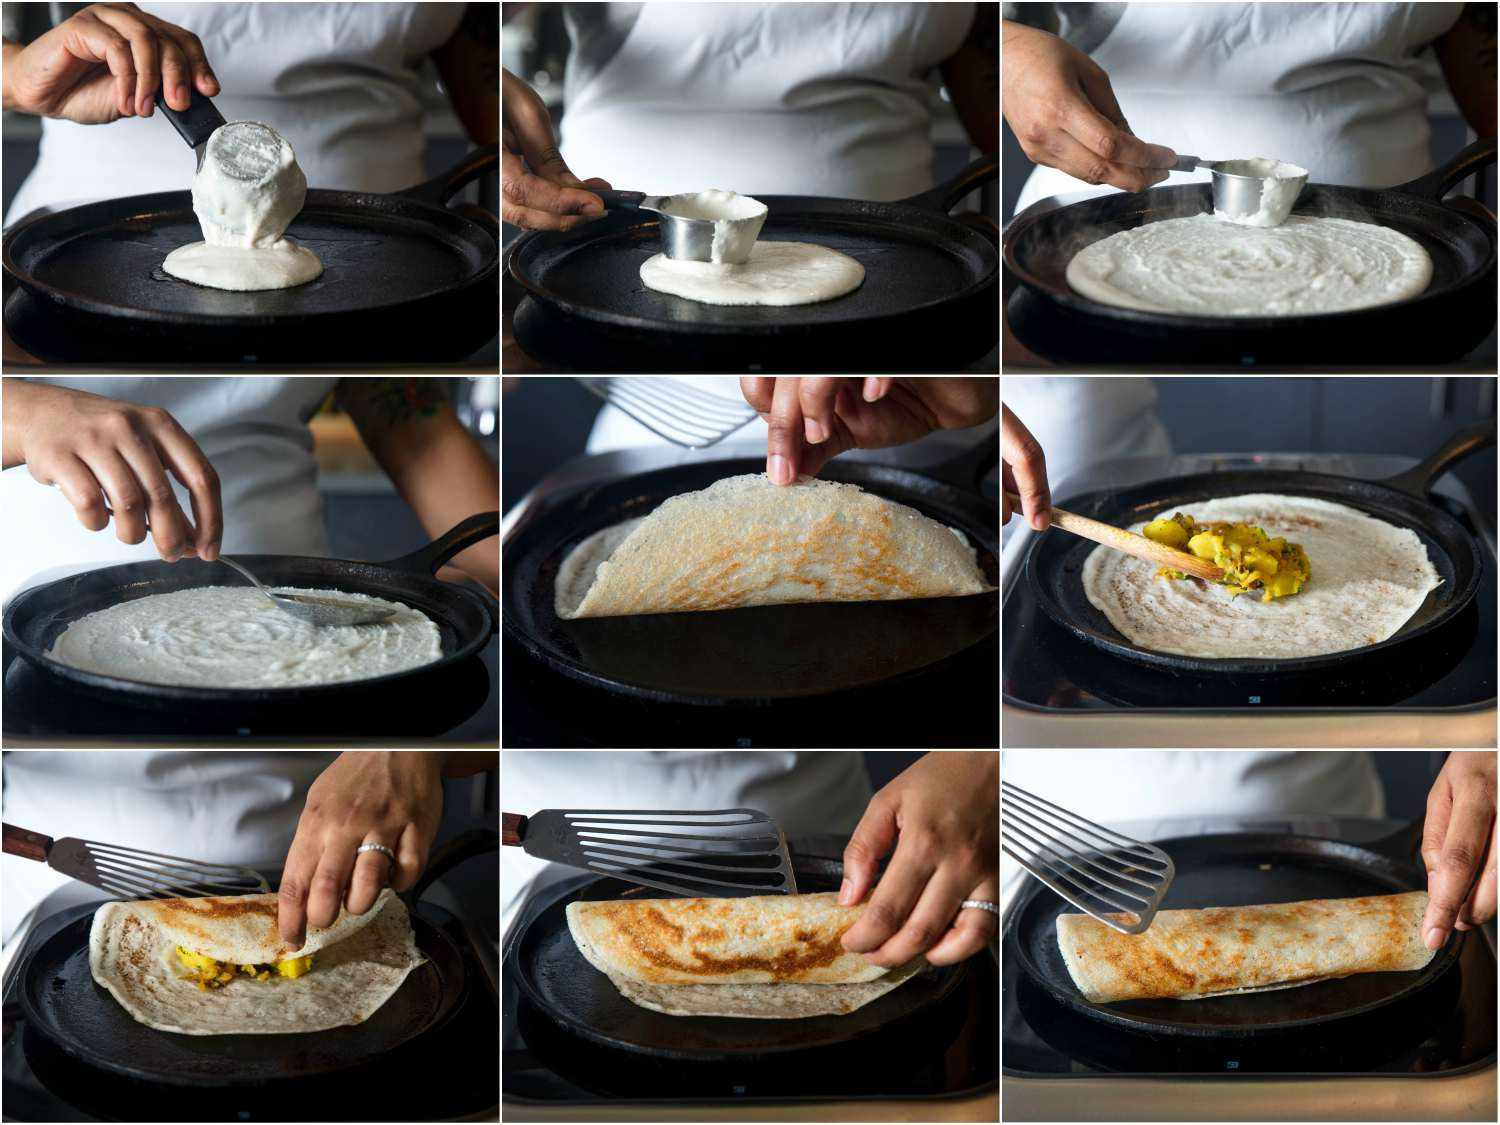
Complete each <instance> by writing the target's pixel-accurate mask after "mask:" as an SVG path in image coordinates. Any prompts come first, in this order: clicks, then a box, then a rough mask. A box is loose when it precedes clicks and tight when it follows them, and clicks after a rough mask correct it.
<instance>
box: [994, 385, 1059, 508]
mask: <svg viewBox="0 0 1500 1125" xmlns="http://www.w3.org/2000/svg"><path fill="white" fill-rule="evenodd" d="M1000 414H1001V420H1000V459H1001V460H1002V461H1004V462H1005V464H1006V465H1008V466H1010V471H1011V479H1012V481H1013V482H1014V484H1015V489H1016V493H1017V495H1019V496H1020V498H1021V509H1022V511H1024V512H1025V513H1026V517H1027V519H1028V520H1029V521H1030V523H1031V526H1032V527H1033V528H1034V529H1036V530H1037V531H1046V530H1047V528H1048V527H1049V526H1050V525H1051V523H1052V517H1051V513H1050V509H1051V508H1052V491H1051V489H1049V488H1048V487H1047V458H1046V456H1045V455H1044V454H1043V453H1042V447H1041V445H1040V444H1038V443H1037V440H1036V438H1034V437H1032V436H1031V431H1030V430H1028V429H1027V428H1026V426H1025V425H1024V424H1023V423H1022V422H1021V420H1020V419H1019V418H1017V417H1016V416H1015V415H1014V414H1012V413H1011V411H1010V407H1008V406H1004V405H1002V406H1001V408H1000Z"/></svg>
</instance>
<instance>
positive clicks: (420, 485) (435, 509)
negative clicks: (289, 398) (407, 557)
mask: <svg viewBox="0 0 1500 1125" xmlns="http://www.w3.org/2000/svg"><path fill="white" fill-rule="evenodd" d="M371 452H373V453H374V454H375V459H376V460H377V461H379V462H380V463H381V466H382V467H383V468H384V469H385V471H386V472H387V473H388V474H389V475H390V478H391V481H392V482H393V483H394V484H395V486H396V490H397V491H398V492H400V493H401V495H402V497H403V498H404V499H405V500H406V502H407V503H408V504H410V505H411V509H412V511H413V512H415V513H416V514H417V519H419V520H420V521H421V523H422V526H423V528H425V529H426V531H427V533H428V534H429V535H432V536H434V537H436V536H438V535H441V534H442V533H443V532H445V531H447V530H448V529H449V528H451V527H453V526H454V525H455V524H457V523H461V522H462V521H464V520H466V519H468V518H469V517H470V516H472V515H474V514H475V513H476V512H488V511H494V510H495V508H496V505H498V503H499V497H500V470H499V469H498V468H497V467H496V465H495V463H494V462H493V461H491V460H490V459H489V457H487V456H486V455H485V452H484V450H483V449H482V448H480V445H479V443H478V442H477V441H475V440H474V438H473V437H472V436H471V435H470V434H469V432H468V431H467V430H465V429H464V428H463V426H462V425H461V424H460V423H459V421H458V419H457V418H456V417H455V416H454V415H453V413H452V411H448V412H447V415H446V417H445V418H441V417H440V418H437V419H434V420H433V424H432V425H431V426H430V427H429V428H428V433H426V434H425V435H424V440H423V441H422V442H421V443H420V444H418V445H415V446H412V445H406V446H403V447H402V448H401V449H400V450H399V451H394V450H388V451H387V456H385V457H383V456H382V454H381V451H379V450H376V449H373V448H372V450H371ZM453 565H454V566H457V567H459V568H461V569H462V570H463V571H464V572H465V573H467V574H470V575H472V576H473V577H474V578H477V579H478V580H479V581H480V582H483V583H484V584H485V585H486V586H488V587H489V588H490V589H492V590H495V589H499V586H500V552H499V549H498V547H497V546H496V541H495V539H494V538H493V537H491V538H487V539H482V540H480V541H479V542H478V543H476V544H474V545H473V546H472V547H469V548H467V549H465V550H463V551H460V552H459V553H458V554H457V555H455V556H454V558H453Z"/></svg>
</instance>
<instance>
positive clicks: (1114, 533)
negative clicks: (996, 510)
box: [1005, 492, 1224, 582]
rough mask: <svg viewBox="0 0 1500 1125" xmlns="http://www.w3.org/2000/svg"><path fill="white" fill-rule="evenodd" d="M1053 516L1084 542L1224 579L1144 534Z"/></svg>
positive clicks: (1216, 569)
mask: <svg viewBox="0 0 1500 1125" xmlns="http://www.w3.org/2000/svg"><path fill="white" fill-rule="evenodd" d="M1005 495H1006V498H1007V499H1008V500H1009V501H1010V502H1011V504H1012V505H1013V506H1014V508H1015V510H1016V511H1017V512H1019V511H1020V510H1021V498H1020V497H1019V496H1016V495H1015V494H1014V493H1010V492H1007V493H1006V494H1005ZM1049 510H1050V511H1051V513H1052V522H1053V523H1054V524H1056V525H1057V526H1058V527H1060V528H1062V529H1063V530H1064V531H1070V532H1072V533H1073V534H1074V535H1077V536H1080V537H1082V538H1084V539H1089V540H1092V541H1093V542H1095V543H1101V544H1103V545H1104V546H1106V547H1109V548H1110V549H1111V550H1115V551H1123V552H1124V553H1125V554H1127V555H1133V556H1134V557H1136V558H1138V559H1145V560H1146V561H1147V562H1149V563H1155V564H1156V565H1157V566H1166V567H1171V568H1172V569H1173V570H1180V571H1182V572H1183V573H1184V574H1191V575H1192V576H1193V577H1194V578H1202V579H1204V580H1205V581H1207V582H1222V581H1223V580H1224V568H1223V567H1220V566H1215V565H1214V564H1213V563H1211V562H1209V561H1208V560H1207V559H1200V558H1199V557H1198V556H1197V555H1193V554H1189V553H1188V552H1187V551H1179V550H1177V548H1175V547H1168V546H1166V545H1165V544H1162V543H1158V542H1156V540H1154V539H1147V538H1146V537H1145V536H1144V535H1137V534H1136V533H1135V532H1133V531H1126V530H1125V529H1124V528H1123V527H1115V526H1114V525H1113V524H1107V523H1100V522H1099V521H1098V520H1091V519H1089V518H1088V516H1080V515H1078V514H1077V513H1075V512H1069V511H1066V510H1064V509H1062V508H1051V509H1049Z"/></svg>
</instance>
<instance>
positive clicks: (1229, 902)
mask: <svg viewBox="0 0 1500 1125" xmlns="http://www.w3.org/2000/svg"><path fill="white" fill-rule="evenodd" d="M1156 844H1157V846H1158V847H1161V848H1162V849H1163V850H1165V851H1166V852H1167V854H1168V855H1170V856H1171V857H1172V860H1173V863H1174V864H1175V865H1176V868H1177V876H1176V879H1175V880H1174V881H1173V883H1172V886H1171V888H1170V889H1169V891H1168V892H1167V896H1166V898H1165V899H1164V900H1163V902H1162V909H1164V910H1181V909H1195V908H1201V907H1207V906H1248V905H1254V904H1259V903H1277V902H1299V901H1303V900H1306V899H1315V898H1355V897H1360V896H1363V895H1386V894H1401V893H1404V892H1406V891H1411V890H1416V889H1418V886H1419V884H1420V882H1421V878H1420V871H1414V870H1413V869H1412V868H1411V867H1410V866H1409V865H1408V864H1407V863H1406V862H1405V861H1403V860H1400V859H1397V858H1394V857H1393V856H1392V855H1390V854H1387V853H1386V852H1384V851H1381V850H1378V849H1379V848H1381V847H1382V844H1376V845H1374V846H1363V845H1358V844H1350V843H1347V842H1344V841H1340V840H1328V839H1322V838H1318V837H1311V836H1290V835H1276V834H1270V833H1265V834H1261V833H1247V834H1222V835H1210V836H1190V837H1181V838H1177V839H1170V840H1161V841H1156ZM1076 913H1079V911H1078V908H1077V907H1075V906H1073V905H1072V904H1071V903H1069V902H1067V901H1065V900H1064V899H1063V898H1061V897H1060V896H1058V895H1057V894H1055V893H1054V892H1053V891H1052V890H1051V889H1049V888H1047V887H1046V886H1044V885H1043V884H1042V883H1040V882H1038V881H1036V880H1029V881H1028V886H1027V888H1026V890H1025V891H1024V892H1023V894H1022V897H1020V898H1018V899H1017V901H1016V904H1015V906H1014V907H1013V908H1012V914H1011V918H1012V921H1011V924H1010V925H1009V927H1008V929H1007V932H1006V934H1005V941H1006V956H1007V958H1009V957H1012V956H1014V957H1015V958H1017V962H1016V963H1017V964H1018V965H1019V967H1020V969H1021V971H1022V974H1023V976H1025V977H1026V978H1027V979H1028V980H1029V981H1030V982H1031V983H1032V984H1033V985H1034V986H1036V987H1037V988H1039V989H1040V990H1041V991H1042V992H1043V993H1045V995H1046V997H1047V1000H1048V1001H1049V1002H1050V1003H1051V1004H1054V1005H1061V1006H1062V1007H1063V1008H1065V1009H1067V1010H1069V1011H1070V1012H1072V1013H1073V1014H1074V1015H1075V1016H1081V1017H1084V1018H1086V1019H1087V1020H1088V1021H1090V1023H1092V1024H1093V1025H1094V1026H1095V1027H1096V1028H1097V1027H1099V1026H1100V1025H1107V1027H1108V1028H1109V1029H1111V1030H1112V1031H1114V1032H1116V1033H1133V1034H1137V1035H1149V1036H1153V1037H1182V1038H1190V1039H1199V1040H1212V1039H1223V1040H1239V1039H1249V1038H1256V1037H1268V1036H1278V1035H1286V1034H1288V1033H1306V1032H1315V1033H1319V1034H1327V1033H1329V1032H1330V1031H1331V1029H1332V1028H1333V1027H1334V1026H1339V1027H1340V1028H1342V1027H1343V1026H1344V1025H1345V1021H1357V1020H1374V1019H1377V1018H1379V1016H1380V1014H1381V1013H1382V1012H1383V1011H1388V1010H1390V1009H1392V1008H1393V1007H1396V1006H1399V1005H1401V1004H1403V1003H1405V1002H1406V1001H1408V1000H1413V999H1415V998H1417V997H1419V996H1420V995H1422V994H1423V993H1425V992H1427V991H1429V990H1431V989H1432V988H1433V987H1434V985H1435V984H1436V982H1438V981H1439V980H1440V979H1441V978H1442V977H1443V976H1444V975H1445V974H1447V973H1448V971H1449V970H1450V969H1451V968H1452V967H1453V966H1454V964H1455V962H1456V961H1457V960H1458V955H1459V951H1460V947H1461V945H1462V940H1463V939H1462V936H1461V935H1459V936H1457V937H1455V938H1453V939H1450V941H1449V942H1448V944H1447V945H1445V946H1444V947H1443V948H1442V949H1440V950H1439V951H1438V952H1437V954H1436V955H1435V956H1434V957H1433V959H1432V961H1431V962H1429V963H1428V965H1427V967H1426V968H1424V969H1421V970H1419V971H1416V972H1401V973H1395V972H1393V973H1360V974H1357V975H1354V976H1350V977H1344V978H1342V979H1340V980H1328V981H1319V982H1318V983H1316V984H1308V985H1300V986H1298V987H1295V988H1286V989H1277V990H1274V991H1269V992H1256V993H1246V994H1244V995H1239V996H1222V997H1207V998H1205V999H1201V1000H1128V1001H1122V1002H1120V1003H1115V1004H1093V1003H1090V1002H1089V1001H1087V1000H1085V999H1084V998H1083V996H1082V994H1081V993H1080V992H1079V991H1078V989H1077V986H1076V985H1074V984H1073V980H1072V977H1071V976H1070V975H1069V974H1068V969H1067V966H1066V964H1065V963H1064V962H1063V959H1062V953H1061V951H1060V950H1059V949H1058V947H1057V917H1058V915H1060V914H1076Z"/></svg>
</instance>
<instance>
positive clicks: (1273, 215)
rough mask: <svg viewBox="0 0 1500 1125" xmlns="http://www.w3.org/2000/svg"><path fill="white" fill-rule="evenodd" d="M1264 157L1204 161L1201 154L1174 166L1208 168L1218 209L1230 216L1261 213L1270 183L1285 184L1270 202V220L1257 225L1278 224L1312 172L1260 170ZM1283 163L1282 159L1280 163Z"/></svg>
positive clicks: (1189, 169) (1179, 169) (1182, 169)
mask: <svg viewBox="0 0 1500 1125" xmlns="http://www.w3.org/2000/svg"><path fill="white" fill-rule="evenodd" d="M1260 159H1261V158H1255V159H1248V160H1238V159H1237V160H1203V159H1201V158H1200V157H1197V156H1181V157H1178V159H1177V163H1176V164H1174V165H1172V170H1173V171H1174V172H1192V171H1194V170H1195V169H1198V168H1207V169H1208V170H1209V172H1210V173H1211V174H1212V176H1213V193H1214V210H1215V211H1217V212H1222V213H1224V214H1226V215H1255V214H1257V213H1259V212H1260V210H1261V204H1262V202H1263V197H1264V195H1265V193H1266V192H1267V190H1272V189H1268V188H1267V182H1268V181H1271V182H1275V183H1278V184H1285V185H1286V189H1285V190H1282V191H1279V192H1276V195H1275V197H1274V198H1272V199H1271V200H1269V201H1268V203H1267V207H1266V212H1265V216H1266V221H1265V222H1263V223H1256V224H1254V225H1256V226H1267V227H1276V226H1280V225H1281V224H1282V223H1284V222H1286V218H1287V216H1288V215H1290V214H1291V212H1292V205H1293V204H1295V203H1296V202H1297V196H1298V195H1299V194H1301V192H1302V189H1303V187H1304V186H1306V184H1307V179H1308V175H1309V173H1307V172H1305V171H1304V172H1303V173H1302V175H1300V176H1272V175H1268V174H1267V173H1266V172H1264V171H1257V170H1256V167H1255V165H1256V163H1257V161H1258V160H1260ZM1278 163H1280V162H1278Z"/></svg>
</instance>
